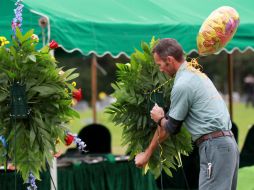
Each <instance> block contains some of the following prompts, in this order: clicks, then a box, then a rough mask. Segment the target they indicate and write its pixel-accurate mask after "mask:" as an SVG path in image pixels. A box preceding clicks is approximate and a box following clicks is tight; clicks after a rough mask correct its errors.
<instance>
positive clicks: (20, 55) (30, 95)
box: [0, 27, 79, 181]
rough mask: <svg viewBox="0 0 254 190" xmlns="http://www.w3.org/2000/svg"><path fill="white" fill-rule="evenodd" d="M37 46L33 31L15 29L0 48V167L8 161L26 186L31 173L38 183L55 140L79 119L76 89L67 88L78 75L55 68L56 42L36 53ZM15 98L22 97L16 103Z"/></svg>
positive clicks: (49, 159)
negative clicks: (74, 99)
mask: <svg viewBox="0 0 254 190" xmlns="http://www.w3.org/2000/svg"><path fill="white" fill-rule="evenodd" d="M37 42H38V38H37V37H36V35H33V30H30V31H29V32H27V33H26V34H24V35H22V33H21V32H20V30H19V28H18V27H17V28H16V34H15V37H13V39H12V43H11V44H10V46H8V48H7V46H5V44H8V42H7V41H3V37H2V43H0V46H1V47H0V136H1V137H2V138H3V137H4V139H5V140H6V144H7V146H3V145H2V144H3V143H1V144H0V165H5V167H6V162H7V161H8V160H11V161H12V163H13V164H14V165H15V167H16V168H17V170H18V171H19V172H20V173H21V174H22V177H23V179H24V181H26V180H27V179H28V178H29V174H30V173H32V174H33V175H34V176H35V177H36V178H37V179H39V178H40V175H39V173H40V171H41V170H46V169H47V167H46V163H49V164H50V165H51V162H52V159H53V155H54V154H55V153H56V148H55V147H56V143H57V142H58V141H59V140H58V139H61V140H62V142H64V141H65V138H66V135H67V133H66V131H68V129H69V125H68V123H69V121H70V120H71V119H72V118H74V117H79V114H78V113H77V112H76V111H74V110H73V109H72V108H71V103H72V92H73V90H75V87H74V86H73V85H72V84H71V83H70V81H71V80H73V79H75V78H76V77H78V74H77V73H74V71H75V69H70V70H67V71H63V70H62V69H63V68H58V66H57V61H56V60H55V58H54V57H53V56H52V55H51V53H50V50H51V49H53V48H55V47H57V44H56V43H55V42H53V43H51V44H50V46H49V45H46V46H44V47H43V48H42V49H41V50H40V51H37V50H36V45H37ZM22 89H23V92H22ZM20 90H21V92H19V91H20ZM15 93H21V94H19V95H18V96H20V97H19V98H18V99H17V100H15V99H13V96H14V95H15ZM22 93H23V94H22ZM22 96H23V97H22ZM19 99H23V100H24V101H23V102H22V101H21V102H19ZM23 104H24V105H23ZM24 110H25V111H24ZM22 112H23V114H24V115H27V117H23V116H22ZM19 113H20V115H19ZM12 114H14V115H12Z"/></svg>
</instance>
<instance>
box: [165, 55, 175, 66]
mask: <svg viewBox="0 0 254 190" xmlns="http://www.w3.org/2000/svg"><path fill="white" fill-rule="evenodd" d="M173 61H174V57H172V56H167V62H166V65H168V63H172V62H173Z"/></svg>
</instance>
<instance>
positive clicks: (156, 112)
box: [150, 104, 165, 123]
mask: <svg viewBox="0 0 254 190" xmlns="http://www.w3.org/2000/svg"><path fill="white" fill-rule="evenodd" d="M150 115H151V118H152V120H154V122H156V123H157V122H158V121H159V119H161V118H162V117H164V115H165V114H164V110H163V109H162V108H161V107H159V106H158V105H157V104H155V105H154V107H153V109H152V110H151V112H150Z"/></svg>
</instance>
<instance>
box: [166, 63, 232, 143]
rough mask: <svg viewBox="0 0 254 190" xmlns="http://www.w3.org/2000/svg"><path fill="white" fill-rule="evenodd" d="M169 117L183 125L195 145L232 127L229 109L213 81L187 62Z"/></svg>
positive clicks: (176, 82)
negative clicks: (208, 134)
mask: <svg viewBox="0 0 254 190" xmlns="http://www.w3.org/2000/svg"><path fill="white" fill-rule="evenodd" d="M168 115H169V116H170V117H171V118H173V119H176V120H179V121H184V123H185V125H186V127H187V129H188V131H189V132H190V133H191V135H192V140H193V141H195V140H196V139H198V138H199V137H201V136H202V135H204V134H207V133H211V132H213V131H217V130H230V129H231V127H232V124H231V121H230V115H229V112H228V109H227V106H226V104H225V102H224V100H223V99H222V97H221V95H220V94H219V93H218V91H217V89H216V88H215V86H214V84H213V83H212V81H211V80H210V79H209V78H208V77H207V76H206V75H205V74H204V73H202V72H200V71H198V70H196V69H194V68H192V67H190V66H188V63H187V62H184V63H183V64H182V65H181V66H180V68H179V69H178V71H177V73H176V76H175V80H174V85H173V88H172V92H171V104H170V110H169V112H168Z"/></svg>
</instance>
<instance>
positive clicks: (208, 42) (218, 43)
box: [197, 6, 240, 56]
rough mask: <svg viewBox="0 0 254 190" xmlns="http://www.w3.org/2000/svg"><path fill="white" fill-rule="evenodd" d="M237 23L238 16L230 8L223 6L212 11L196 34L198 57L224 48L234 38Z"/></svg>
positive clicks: (238, 20)
mask: <svg viewBox="0 0 254 190" xmlns="http://www.w3.org/2000/svg"><path fill="white" fill-rule="evenodd" d="M239 22H240V18H239V14H238V12H237V11H236V10H235V9H234V8H232V7H229V6H223V7H220V8H218V9H216V10H214V11H213V12H212V13H211V14H210V15H209V16H208V18H207V19H206V20H205V21H204V22H203V24H202V26H201V28H200V30H199V32H198V35H197V46H198V53H199V55H201V56H203V55H209V54H213V53H216V52H218V51H220V50H221V49H222V48H223V47H225V46H226V44H227V43H228V42H229V41H230V40H231V39H232V37H233V36H234V34H235V32H236V30H237V27H238V25H239Z"/></svg>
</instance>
